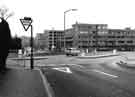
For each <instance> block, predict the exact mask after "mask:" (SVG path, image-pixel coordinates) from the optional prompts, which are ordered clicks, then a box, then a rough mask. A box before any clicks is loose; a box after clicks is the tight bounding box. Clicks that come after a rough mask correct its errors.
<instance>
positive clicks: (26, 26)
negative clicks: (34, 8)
mask: <svg viewBox="0 0 135 97" xmlns="http://www.w3.org/2000/svg"><path fill="white" fill-rule="evenodd" d="M20 21H21V24H22V25H23V28H24V30H25V31H27V30H28V29H29V27H30V26H31V23H32V19H31V18H26V17H25V18H24V19H20Z"/></svg>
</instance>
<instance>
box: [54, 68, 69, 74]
mask: <svg viewBox="0 0 135 97" xmlns="http://www.w3.org/2000/svg"><path fill="white" fill-rule="evenodd" d="M52 69H55V70H58V71H61V72H65V73H72V71H71V70H70V68H69V67H59V68H52Z"/></svg>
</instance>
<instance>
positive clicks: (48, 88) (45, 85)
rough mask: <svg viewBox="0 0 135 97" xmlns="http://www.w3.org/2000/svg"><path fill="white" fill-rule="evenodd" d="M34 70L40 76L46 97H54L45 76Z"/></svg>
mask: <svg viewBox="0 0 135 97" xmlns="http://www.w3.org/2000/svg"><path fill="white" fill-rule="evenodd" d="M36 70H38V71H39V73H40V75H41V78H42V80H43V84H44V87H45V89H46V92H47V95H48V97H54V96H53V94H52V93H53V91H52V89H51V87H50V84H49V83H48V81H47V78H46V77H45V75H44V74H43V73H42V71H41V70H40V69H36Z"/></svg>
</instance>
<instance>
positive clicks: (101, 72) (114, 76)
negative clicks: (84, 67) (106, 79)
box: [92, 69, 118, 78]
mask: <svg viewBox="0 0 135 97" xmlns="http://www.w3.org/2000/svg"><path fill="white" fill-rule="evenodd" d="M92 71H94V72H98V73H100V74H104V75H107V76H110V77H113V78H117V77H118V76H116V75H112V74H109V73H105V72H103V71H100V70H96V69H94V70H92Z"/></svg>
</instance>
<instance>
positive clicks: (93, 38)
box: [65, 23, 135, 51]
mask: <svg viewBox="0 0 135 97" xmlns="http://www.w3.org/2000/svg"><path fill="white" fill-rule="evenodd" d="M65 38H66V47H67V48H68V47H77V48H80V49H88V50H89V51H91V50H94V49H96V50H113V49H117V50H135V30H131V29H129V28H128V29H108V25H107V24H82V23H76V24H74V25H72V28H71V29H67V30H66V34H65Z"/></svg>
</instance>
